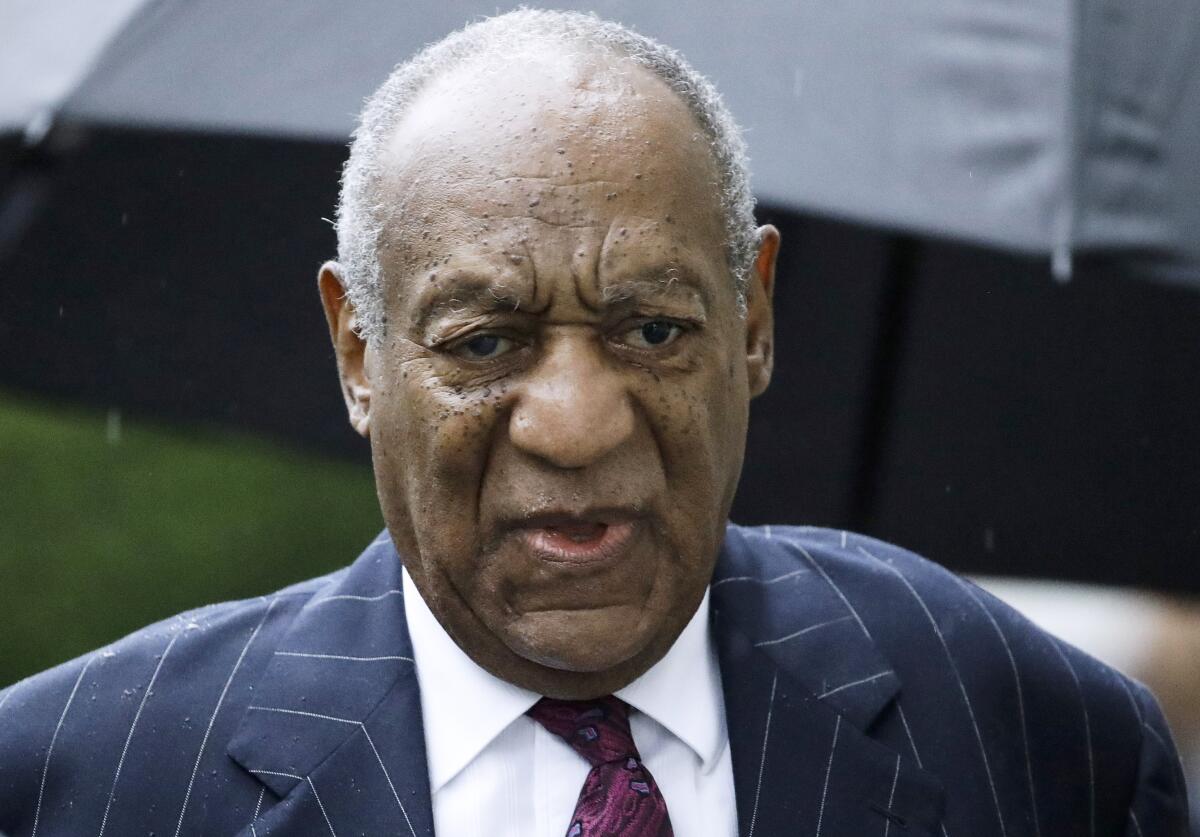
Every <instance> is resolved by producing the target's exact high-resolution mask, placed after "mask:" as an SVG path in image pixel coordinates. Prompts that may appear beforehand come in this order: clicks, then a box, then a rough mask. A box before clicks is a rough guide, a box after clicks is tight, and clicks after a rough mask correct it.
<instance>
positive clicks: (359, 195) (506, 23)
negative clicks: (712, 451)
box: [337, 8, 758, 340]
mask: <svg viewBox="0 0 1200 837" xmlns="http://www.w3.org/2000/svg"><path fill="white" fill-rule="evenodd" d="M544 44H552V45H555V46H558V47H561V46H562V45H566V44H572V45H576V46H580V47H584V48H592V49H597V50H601V51H604V52H607V53H611V54H614V55H617V56H620V57H622V58H626V59H628V60H630V61H632V62H633V63H634V64H636V65H638V66H641V67H644V68H646V69H647V70H649V71H650V72H652V73H654V75H656V76H657V77H658V78H659V79H661V80H662V81H663V82H664V83H666V84H667V86H668V87H670V89H671V90H673V91H674V92H675V93H676V95H678V96H679V98H680V99H681V100H682V101H683V103H684V105H686V106H687V108H688V110H689V111H691V113H692V115H693V116H694V117H695V119H696V121H697V122H698V123H699V125H700V128H701V130H702V131H703V133H704V135H705V136H706V137H707V139H708V143H709V149H710V151H711V153H712V156H713V160H714V162H715V163H716V166H717V171H718V185H719V188H720V201H721V209H722V212H723V215H724V220H725V227H726V234H727V241H726V254H727V259H728V263H729V269H730V274H731V276H732V279H733V282H734V287H735V289H736V291H737V299H738V309H739V312H742V313H744V311H745V290H746V282H747V277H748V276H749V273H750V266H751V263H752V261H753V259H754V256H755V253H756V252H757V249H758V247H757V245H758V239H757V235H756V232H755V222H754V196H753V194H752V193H751V191H750V171H749V166H748V161H747V158H746V144H745V141H744V140H743V139H742V133H741V129H740V128H739V127H738V125H737V122H735V121H734V118H733V115H732V114H730V112H729V110H728V109H727V108H726V107H725V104H724V103H723V102H722V101H721V96H720V94H719V93H718V92H717V90H716V88H715V87H714V86H713V85H712V82H710V81H709V80H708V79H706V78H705V77H704V76H702V75H701V74H700V73H698V72H696V70H694V69H693V68H692V67H691V65H689V64H688V63H687V61H686V60H685V59H684V57H683V56H682V55H680V54H679V53H678V52H677V51H675V50H673V49H671V48H670V47H668V46H666V45H664V44H661V43H659V42H657V41H655V40H653V39H651V38H647V37H645V36H644V35H639V34H638V33H636V32H634V31H632V30H630V29H628V28H626V27H624V26H622V25H620V24H617V23H612V22H610V21H606V20H601V19H600V18H598V17H597V16H595V15H594V14H582V13H579V12H560V11H543V10H538V9H524V8H522V9H518V10H517V11H513V12H508V13H507V14H503V15H498V16H496V17H492V18H487V19H484V20H481V21H478V22H476V23H472V24H470V25H468V26H466V27H465V28H463V29H460V30H459V31H457V32H454V33H453V34H451V35H448V36H447V37H445V38H443V39H442V40H440V41H438V42H437V43H434V44H430V45H429V46H426V47H425V48H424V49H422V50H421V51H420V52H418V53H417V54H416V55H414V56H413V57H412V58H411V59H409V60H408V61H406V62H404V63H402V64H399V65H398V66H397V67H396V68H395V69H394V70H392V73H391V75H390V76H388V78H387V81H385V82H384V83H383V84H382V85H381V86H380V87H379V89H378V90H376V91H375V92H374V93H373V94H372V95H371V97H370V98H369V99H367V102H366V105H365V106H364V107H363V111H362V114H361V115H360V117H359V122H358V127H357V128H356V129H355V131H354V135H353V140H352V142H351V143H350V157H349V159H348V160H347V161H346V165H345V168H344V169H343V171H342V188H341V195H340V199H339V201H338V208H337V236H338V260H339V261H340V262H341V264H342V267H343V270H344V272H345V275H344V281H345V284H346V293H347V295H348V296H349V298H350V301H351V303H353V305H354V308H355V310H356V312H357V315H358V330H359V333H360V334H361V335H362V336H363V337H364V338H366V339H368V340H377V339H379V338H380V337H382V334H383V330H384V300H383V281H382V276H381V271H380V266H379V243H380V241H381V239H382V234H383V228H384V225H385V222H386V218H387V211H386V206H385V205H384V199H383V197H382V195H381V194H380V184H381V181H382V173H383V166H382V164H381V162H380V158H381V156H382V155H381V152H382V150H383V149H384V147H385V146H386V144H387V142H388V140H389V139H390V137H391V136H392V134H393V133H394V132H395V130H396V128H397V126H398V125H399V123H400V121H401V120H402V119H403V117H404V115H405V114H406V113H407V111H408V108H409V107H410V106H411V104H412V103H413V101H414V100H415V99H416V98H417V95H418V94H419V93H420V92H421V91H422V90H423V89H424V88H425V86H426V85H427V84H428V83H430V82H431V81H432V80H434V79H435V78H437V77H439V76H440V75H442V74H444V73H446V72H448V71H450V70H453V69H455V68H457V67H460V66H462V65H464V64H466V63H468V62H473V61H478V60H479V59H481V58H482V59H488V58H491V57H500V56H510V55H512V54H514V53H515V52H517V51H519V50H523V49H528V48H529V47H530V46H531V45H544Z"/></svg>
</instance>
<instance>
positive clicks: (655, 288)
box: [600, 264, 709, 311]
mask: <svg viewBox="0 0 1200 837" xmlns="http://www.w3.org/2000/svg"><path fill="white" fill-rule="evenodd" d="M600 295H601V297H602V298H603V299H604V301H605V302H606V303H609V304H611V303H614V302H623V301H625V300H631V301H633V302H637V301H638V300H643V299H655V298H663V297H667V298H681V299H685V300H687V301H688V302H698V303H699V304H700V307H701V308H702V309H704V310H705V311H707V310H708V303H709V299H708V293H707V292H706V291H705V288H704V284H703V283H702V282H701V281H700V280H699V279H698V278H697V277H696V276H695V274H693V273H692V272H691V271H689V270H688V269H687V268H685V267H682V266H680V265H676V264H672V265H667V266H662V267H655V268H651V269H649V270H643V271H639V275H638V277H637V278H634V279H629V280H625V281H621V282H612V283H609V284H606V285H604V286H603V287H602V288H601V289H600Z"/></svg>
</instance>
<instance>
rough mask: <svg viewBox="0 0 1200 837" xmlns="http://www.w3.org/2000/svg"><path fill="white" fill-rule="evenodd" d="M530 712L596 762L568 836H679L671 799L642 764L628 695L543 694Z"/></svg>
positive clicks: (576, 808) (591, 762) (581, 796)
mask: <svg viewBox="0 0 1200 837" xmlns="http://www.w3.org/2000/svg"><path fill="white" fill-rule="evenodd" d="M528 714H529V717H531V718H533V719H534V720H535V721H537V722H538V723H539V724H541V725H542V726H544V727H545V728H546V729H548V730H550V732H552V733H554V734H555V735H557V736H558V737H560V738H562V739H563V740H564V741H566V742H567V743H568V744H570V745H571V748H572V749H574V750H575V752H577V753H579V755H581V756H583V757H584V758H585V759H587V761H588V764H590V765H591V766H592V771H591V772H590V773H588V775H587V779H586V780H585V781H584V783H583V790H581V791H580V792H579V801H578V802H576V803H575V813H574V814H573V815H572V816H571V825H570V827H569V828H568V829H567V837H673V835H674V832H673V831H672V830H671V818H670V817H669V816H668V815H667V801H666V800H665V799H663V795H662V791H660V790H659V789H658V783H657V782H655V781H654V777H653V776H651V775H650V771H649V770H647V769H646V766H645V765H644V764H642V757H641V756H640V755H639V754H638V750H637V745H635V744H634V743H633V733H631V732H630V731H629V707H628V706H627V705H626V704H625V702H624V701H623V700H621V699H620V698H615V697H613V696H612V695H609V696H608V697H602V698H598V699H597V700H555V699H554V698H542V699H541V700H539V701H538V702H537V703H536V704H535V705H534V706H533V708H532V709H530V710H529V713H528Z"/></svg>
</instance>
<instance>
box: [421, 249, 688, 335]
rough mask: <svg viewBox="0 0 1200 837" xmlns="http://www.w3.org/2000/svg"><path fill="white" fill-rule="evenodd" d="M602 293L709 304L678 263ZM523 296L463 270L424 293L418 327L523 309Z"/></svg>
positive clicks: (629, 299) (628, 300)
mask: <svg viewBox="0 0 1200 837" xmlns="http://www.w3.org/2000/svg"><path fill="white" fill-rule="evenodd" d="M600 296H601V299H602V300H603V304H604V305H605V306H611V305H617V304H631V305H636V304H637V303H638V302H641V301H649V300H653V299H663V298H667V299H678V300H682V301H686V302H689V303H693V304H697V305H698V306H699V308H700V311H698V312H697V313H698V314H699V315H700V316H701V317H703V316H705V315H706V314H707V312H708V305H709V297H708V293H707V292H706V290H705V287H704V284H703V283H702V282H701V281H700V280H699V279H698V278H697V276H696V274H694V273H693V272H692V271H690V270H688V269H687V268H686V267H684V266H682V265H679V264H670V265H662V266H658V267H652V268H649V269H645V270H638V271H637V276H636V277H635V278H633V279H627V280H622V281H618V282H610V283H607V284H605V285H603V286H602V287H601V289H600ZM523 297H524V294H522V293H521V292H520V291H519V290H518V289H516V288H513V287H512V286H510V285H505V284H500V285H496V284H494V283H493V280H490V279H488V278H486V277H484V276H482V275H479V274H476V273H463V274H460V275H457V276H455V277H453V278H452V279H450V280H449V281H448V282H446V283H445V284H444V285H441V286H439V287H438V288H437V289H436V290H433V291H429V292H425V293H424V294H423V295H422V299H421V300H420V303H419V304H420V306H421V310H420V313H419V314H418V315H417V318H416V328H417V330H419V331H422V332H423V331H425V330H426V329H427V328H428V327H429V324H430V321H432V320H433V319H434V318H436V317H439V316H442V315H444V314H445V313H447V312H450V313H462V312H463V311H469V312H470V313H471V314H474V315H487V314H493V313H497V312H505V313H513V312H516V311H520V310H521V306H522V304H528V303H527V302H525V301H524V300H523Z"/></svg>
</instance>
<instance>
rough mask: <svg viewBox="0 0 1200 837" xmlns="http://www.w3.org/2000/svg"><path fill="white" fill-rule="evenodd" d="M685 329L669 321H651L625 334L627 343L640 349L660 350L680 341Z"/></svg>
mask: <svg viewBox="0 0 1200 837" xmlns="http://www.w3.org/2000/svg"><path fill="white" fill-rule="evenodd" d="M682 333H683V328H682V327H681V326H679V325H677V324H676V323H673V322H670V321H669V320H650V321H648V322H645V323H642V324H641V325H639V326H637V327H636V328H631V329H630V330H629V331H627V332H626V333H625V342H626V343H628V344H629V345H630V346H634V347H635V348H638V349H660V348H662V347H664V346H668V345H670V344H671V343H673V342H674V341H675V340H676V339H678V337H679V335H680V334H682Z"/></svg>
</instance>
